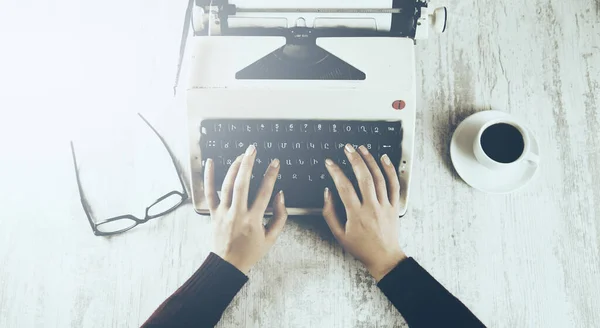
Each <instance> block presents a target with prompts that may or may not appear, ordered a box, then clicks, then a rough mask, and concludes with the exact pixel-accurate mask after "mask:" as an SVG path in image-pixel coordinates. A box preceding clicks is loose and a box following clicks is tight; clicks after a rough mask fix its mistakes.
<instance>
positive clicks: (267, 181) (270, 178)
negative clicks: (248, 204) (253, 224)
mask: <svg viewBox="0 0 600 328" xmlns="http://www.w3.org/2000/svg"><path fill="white" fill-rule="evenodd" d="M279 167H280V166H279V160H278V159H275V160H274V161H272V162H271V164H270V165H269V167H268V168H267V172H266V173H265V177H264V178H263V181H262V183H261V185H260V188H259V189H258V193H257V194H256V199H255V200H254V205H252V211H257V212H260V214H261V215H264V213H265V211H266V210H267V207H268V206H269V202H270V201H271V195H272V194H273V188H274V187H275V182H276V181H277V174H279ZM259 217H260V216H259Z"/></svg>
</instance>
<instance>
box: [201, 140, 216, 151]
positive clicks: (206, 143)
mask: <svg viewBox="0 0 600 328" xmlns="http://www.w3.org/2000/svg"><path fill="white" fill-rule="evenodd" d="M217 144H218V142H217V140H213V139H208V140H205V141H204V147H205V148H206V149H217Z"/></svg>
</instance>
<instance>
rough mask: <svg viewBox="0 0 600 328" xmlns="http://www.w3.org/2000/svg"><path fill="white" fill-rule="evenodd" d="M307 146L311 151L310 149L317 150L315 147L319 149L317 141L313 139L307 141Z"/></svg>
mask: <svg viewBox="0 0 600 328" xmlns="http://www.w3.org/2000/svg"><path fill="white" fill-rule="evenodd" d="M306 148H307V149H308V150H309V151H310V150H315V149H317V144H316V143H314V142H311V141H309V142H307V143H306Z"/></svg>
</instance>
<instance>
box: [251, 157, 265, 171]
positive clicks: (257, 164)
mask: <svg viewBox="0 0 600 328" xmlns="http://www.w3.org/2000/svg"><path fill="white" fill-rule="evenodd" d="M268 166H269V163H268V160H266V159H264V158H262V157H256V159H254V168H253V169H252V171H253V172H255V173H257V174H260V175H262V174H264V173H265V171H266V170H267V167H268Z"/></svg>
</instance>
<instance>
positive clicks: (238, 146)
mask: <svg viewBox="0 0 600 328" xmlns="http://www.w3.org/2000/svg"><path fill="white" fill-rule="evenodd" d="M246 148H248V143H247V142H246V141H242V140H238V141H236V142H235V149H238V150H240V149H246Z"/></svg>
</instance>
